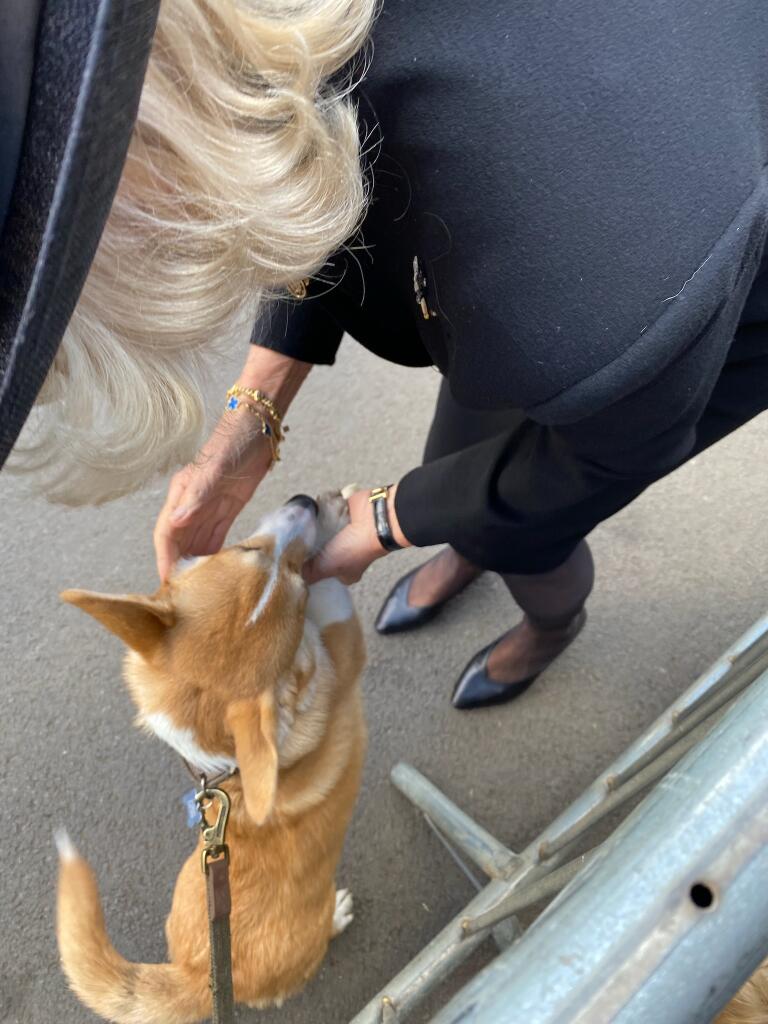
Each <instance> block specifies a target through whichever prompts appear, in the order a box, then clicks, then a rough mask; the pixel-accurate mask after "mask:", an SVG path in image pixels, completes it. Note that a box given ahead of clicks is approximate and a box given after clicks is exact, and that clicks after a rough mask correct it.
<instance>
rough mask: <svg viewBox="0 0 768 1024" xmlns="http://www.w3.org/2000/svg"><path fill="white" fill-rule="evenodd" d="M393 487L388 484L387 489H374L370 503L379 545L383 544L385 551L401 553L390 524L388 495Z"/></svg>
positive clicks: (369, 499)
mask: <svg viewBox="0 0 768 1024" xmlns="http://www.w3.org/2000/svg"><path fill="white" fill-rule="evenodd" d="M391 486H392V484H387V485H386V487H374V488H373V490H372V491H371V494H370V497H369V498H368V501H370V503H371V506H372V507H373V521H374V523H375V525H376V535H377V536H378V538H379V544H381V546H382V547H383V548H384V550H385V551H399V550H400V547H401V545H400V544H398V543H397V541H396V540H395V538H394V536H393V534H392V527H391V526H390V524H389V511H388V510H387V494H388V493H389V488H390V487H391Z"/></svg>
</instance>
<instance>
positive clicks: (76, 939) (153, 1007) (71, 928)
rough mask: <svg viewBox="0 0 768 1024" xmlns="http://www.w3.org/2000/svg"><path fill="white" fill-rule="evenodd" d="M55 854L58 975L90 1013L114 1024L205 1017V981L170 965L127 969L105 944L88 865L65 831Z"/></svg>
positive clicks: (189, 1021) (182, 1022)
mask: <svg viewBox="0 0 768 1024" xmlns="http://www.w3.org/2000/svg"><path fill="white" fill-rule="evenodd" d="M56 846H57V847H58V851H59V894H58V907H57V922H56V924H57V928H56V930H57V935H58V940H59V952H60V954H61V963H62V967H63V968H64V973H65V974H66V975H67V978H68V980H69V984H70V986H71V987H72V989H73V990H74V992H75V993H76V994H77V995H78V996H79V997H80V999H82V1001H83V1002H84V1003H85V1005H86V1006H88V1007H89V1008H90V1009H91V1010H93V1011H94V1012H95V1013H97V1014H99V1015H100V1016H102V1017H105V1018H106V1019H107V1020H110V1021H114V1022H115V1024H193V1022H195V1021H199V1020H202V1019H204V1018H205V1017H208V1016H210V1013H211V995H210V990H209V989H208V979H207V977H201V976H199V974H195V973H192V972H191V971H186V970H184V969H183V968H181V967H178V966H176V965H174V964H132V963H129V962H128V961H127V960H125V959H123V957H121V956H120V954H119V953H118V952H117V950H116V949H115V948H114V946H113V945H112V943H111V942H110V941H109V936H108V935H107V931H106V928H105V926H104V915H103V913H102V909H101V900H100V899H99V889H98V885H97V884H96V877H95V875H94V873H93V870H92V869H91V866H90V865H89V864H88V863H87V861H85V860H84V859H83V858H82V857H81V856H80V854H79V853H78V852H77V850H76V849H75V847H74V845H73V844H72V841H71V839H70V838H69V836H68V835H67V833H66V832H63V831H62V832H57V833H56Z"/></svg>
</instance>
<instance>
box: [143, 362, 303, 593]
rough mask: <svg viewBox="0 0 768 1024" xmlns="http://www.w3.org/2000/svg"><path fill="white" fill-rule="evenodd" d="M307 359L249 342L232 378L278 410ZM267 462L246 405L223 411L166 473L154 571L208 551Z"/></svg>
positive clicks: (267, 451)
mask: <svg viewBox="0 0 768 1024" xmlns="http://www.w3.org/2000/svg"><path fill="white" fill-rule="evenodd" d="M310 369H311V367H310V364H309V363H302V362H299V360H297V359H291V358H290V356H284V355H281V354H280V353H278V352H273V351H271V350H270V349H266V348H261V347H260V346H258V345H252V346H251V349H250V352H249V355H248V359H247V361H246V364H245V366H244V367H243V371H242V373H241V374H240V376H239V377H238V380H237V383H238V384H240V385H241V386H242V387H247V388H255V389H258V390H259V391H262V392H264V394H265V395H268V396H269V397H270V398H271V399H272V400H273V402H274V403H275V404H276V406H277V408H278V410H279V411H280V413H281V415H284V414H285V411H286V410H287V409H288V406H289V405H290V403H291V401H292V399H293V398H294V396H295V395H296V392H297V391H298V390H299V388H300V386H301V384H302V382H303V381H304V379H305V377H306V376H307V374H308V373H309V371H310ZM271 463H272V447H271V444H270V439H269V438H268V437H265V436H264V435H263V434H262V433H261V424H260V422H259V420H258V418H257V417H256V416H254V415H252V413H250V412H249V411H248V410H247V409H239V410H237V411H235V412H232V413H225V414H224V415H223V416H222V417H221V419H220V420H219V422H218V424H217V426H216V429H215V430H214V432H213V434H212V435H211V437H210V438H209V440H208V441H207V442H206V443H205V444H204V445H203V447H202V448H201V449H200V451H199V452H198V454H197V456H196V457H195V460H194V462H191V463H190V464H189V465H188V466H185V467H184V469H182V470H180V471H179V472H178V473H176V474H175V476H174V477H173V478H172V479H171V484H170V487H169V488H168V497H167V498H166V500H165V505H163V508H162V511H161V512H160V515H159V517H158V520H157V524H156V526H155V532H154V542H155V555H156V558H157V571H158V573H159V575H160V579H161V580H166V579H168V576H169V574H170V571H171V568H172V567H173V564H174V563H175V562H176V560H177V559H178V558H179V557H181V556H183V555H212V554H215V552H217V551H218V550H219V548H220V547H221V546H222V544H223V543H224V539H225V537H226V536H227V533H228V531H229V528H230V527H231V526H232V523H233V522H234V521H235V519H236V518H237V516H238V515H239V514H240V512H241V511H242V509H243V506H244V505H245V504H246V503H247V502H248V501H249V500H250V499H251V497H252V496H253V492H254V491H255V490H256V488H257V487H258V485H259V484H260V483H261V481H262V479H263V478H264V476H265V474H266V472H267V470H268V469H269V467H270V465H271Z"/></svg>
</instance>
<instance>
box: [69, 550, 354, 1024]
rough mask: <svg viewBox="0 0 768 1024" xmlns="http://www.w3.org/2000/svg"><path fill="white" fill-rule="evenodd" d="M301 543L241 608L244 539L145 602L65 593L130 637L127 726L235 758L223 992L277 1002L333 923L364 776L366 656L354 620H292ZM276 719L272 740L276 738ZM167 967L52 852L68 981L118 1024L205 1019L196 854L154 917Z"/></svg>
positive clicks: (253, 563)
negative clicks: (185, 734) (169, 734)
mask: <svg viewBox="0 0 768 1024" xmlns="http://www.w3.org/2000/svg"><path fill="white" fill-rule="evenodd" d="M307 554H308V550H307V546H306V545H305V544H302V543H299V542H293V543H292V544H290V545H289V546H288V547H287V548H286V549H285V550H284V551H282V553H281V554H280V565H279V575H278V577H277V580H276V583H275V585H274V593H273V596H272V599H271V600H270V601H269V603H268V604H267V606H266V608H265V609H264V612H263V614H262V615H261V616H260V618H259V620H258V621H257V622H256V623H255V624H249V622H248V618H249V616H250V615H251V613H252V611H253V609H254V607H255V605H256V604H257V602H258V601H259V598H260V596H261V594H262V592H263V591H264V588H265V587H266V586H267V584H268V581H269V578H270V573H271V572H272V570H273V567H274V566H273V563H274V558H275V545H274V542H273V539H272V538H270V537H262V538H260V537H258V536H257V537H255V538H253V539H252V540H251V541H249V542H247V545H246V546H245V548H244V547H242V546H240V547H235V548H230V549H228V550H226V551H224V552H222V553H221V554H219V555H216V556H214V557H212V558H209V559H206V560H204V561H201V562H200V563H198V564H197V565H195V566H194V567H193V568H191V569H189V570H188V571H185V572H183V573H179V574H178V575H177V576H176V577H174V578H173V579H172V580H171V582H170V584H169V585H167V586H165V587H163V588H162V589H161V591H159V592H158V594H156V595H154V596H153V597H152V598H146V597H139V596H135V597H132V596H130V595H121V596H119V597H115V598H113V597H109V596H107V595H99V594H91V593H88V592H85V591H67V592H65V593H64V594H63V595H62V596H63V598H64V599H65V600H67V601H69V602H71V603H73V604H76V605H77V606H79V607H80V608H82V609H83V610H85V611H87V612H89V613H90V614H91V615H94V616H95V617H96V618H97V619H99V621H101V622H102V623H103V624H104V625H105V626H106V627H107V628H108V629H110V630H111V631H112V632H114V633H116V634H117V635H118V636H120V637H121V638H122V639H123V640H124V641H126V642H127V643H128V644H129V645H130V646H131V648H132V650H131V652H130V653H129V655H128V657H127V659H126V679H127V682H128V685H129V688H130V690H131V694H132V696H133V698H134V701H135V703H136V705H137V707H138V710H139V722H140V723H141V722H144V723H148V722H150V723H151V721H152V718H151V716H152V715H157V714H161V715H164V716H167V718H168V719H169V720H171V721H172V723H173V725H174V726H175V727H177V728H178V729H180V730H190V735H191V736H192V737H193V738H194V742H195V743H197V744H198V745H199V747H200V748H202V750H203V751H206V752H208V753H210V754H211V755H219V756H227V757H230V758H231V757H234V758H236V760H237V762H238V765H239V767H240V775H238V776H234V777H233V778H232V779H230V780H229V781H227V782H225V783H224V784H223V787H222V788H224V789H226V790H227V792H228V793H229V795H230V798H231V814H230V822H229V829H228V833H227V841H228V843H229V846H230V851H231V860H230V880H231V887H232V917H231V929H232V951H233V953H232V966H233V979H234V989H235V998H236V1000H237V1001H238V1002H243V1003H247V1004H249V1005H252V1006H269V1005H274V1004H277V1005H279V1004H280V1003H281V1002H282V1001H283V1000H284V999H285V998H286V997H288V996H290V995H292V994H294V993H295V992H296V991H298V990H299V989H300V988H301V987H302V986H303V985H304V984H305V983H306V981H307V980H308V979H309V978H310V977H311V976H312V974H313V973H314V972H315V971H316V970H317V968H318V966H319V965H320V962H321V960H322V958H323V956H324V954H325V951H326V948H327V946H328V942H329V940H330V939H331V937H332V934H333V916H334V907H335V899H336V886H335V878H334V876H335V871H336V867H337V864H338V861H339V858H340V856H341V850H342V845H343V842H344V835H345V832H346V828H347V826H348V824H349V820H350V818H351V815H352V810H353V807H354V803H355V798H356V795H357V791H358V788H359V783H360V776H361V772H362V766H363V759H364V754H365V745H366V733H365V722H364V718H363V711H362V702H361V697H360V690H359V685H358V680H359V676H360V673H361V671H362V668H363V664H364V660H365V652H364V645H363V639H362V632H361V630H360V626H359V623H358V621H357V618H356V617H355V616H354V615H353V616H352V618H349V619H347V620H345V621H343V622H334V623H332V624H330V625H327V626H326V627H325V628H324V629H323V630H322V631H320V630H318V628H317V627H316V626H314V625H313V624H312V623H310V622H307V623H305V621H304V618H305V617H304V610H305V605H306V587H304V586H303V585H301V581H300V570H301V565H302V563H303V561H304V559H305V558H306V556H307ZM281 731H282V733H283V734H284V735H282V738H281V735H280V734H281ZM166 935H167V939H168V954H169V959H170V963H168V964H155V965H150V964H131V963H129V962H127V961H126V960H124V959H123V958H122V957H121V956H120V954H119V953H117V951H116V950H115V949H114V948H113V946H112V945H111V943H110V941H109V938H108V936H107V933H106V930H105V925H104V920H103V916H102V912H101V907H100V903H99V895H98V889H97V886H96V880H95V878H94V875H93V872H92V871H91V869H90V867H89V866H88V864H87V863H86V862H85V860H83V859H82V858H81V857H79V856H76V857H74V858H73V859H67V857H66V856H64V857H63V858H62V863H61V869H60V876H59V898H58V938H59V947H60V951H61V959H62V964H63V967H64V970H65V972H66V974H67V976H68V978H69V981H70V984H71V986H72V988H73V989H74V990H75V992H76V993H77V994H78V996H79V997H80V998H81V999H82V1001H83V1002H84V1003H86V1005H88V1006H89V1007H90V1008H91V1009H93V1010H94V1011H95V1012H96V1013H99V1014H101V1015H102V1016H103V1017H105V1018H107V1019H109V1020H112V1021H116V1022H118V1024H187V1022H192V1021H197V1020H201V1019H203V1018H205V1017H207V1016H209V1015H210V1013H211V999H210V992H209V989H208V922H207V913H206V898H205V883H204V876H203V874H202V871H201V868H200V852H199V844H198V849H197V850H196V851H195V852H194V853H193V854H192V855H191V856H190V857H189V859H188V860H187V862H186V863H185V864H184V866H183V868H182V870H181V873H180V875H179V878H178V881H177V884H176V889H175V892H174V895H173V902H172V907H171V912H170V915H169V917H168V920H167V923H166Z"/></svg>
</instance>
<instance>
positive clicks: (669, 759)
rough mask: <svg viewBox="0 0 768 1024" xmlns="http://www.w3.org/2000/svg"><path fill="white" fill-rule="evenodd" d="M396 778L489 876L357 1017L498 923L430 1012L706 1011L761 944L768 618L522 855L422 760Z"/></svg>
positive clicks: (607, 1015) (607, 1014)
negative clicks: (613, 824)
mask: <svg viewBox="0 0 768 1024" xmlns="http://www.w3.org/2000/svg"><path fill="white" fill-rule="evenodd" d="M678 762H679V764H678ZM675 765H678V767H677V769H676V770H675V771H674V772H672V771H671V769H672V768H673V767H674V766H675ZM662 776H666V778H665V780H664V782H663V783H662V785H660V786H658V787H656V788H655V789H654V790H653V791H652V792H651V793H650V794H649V795H648V796H647V797H646V798H645V799H644V800H643V801H642V803H640V804H639V806H638V807H636V808H635V809H634V811H633V812H632V813H631V814H630V815H629V817H628V818H627V819H626V820H625V821H624V822H623V824H622V825H621V826H620V827H619V828H618V829H617V830H616V831H615V832H614V833H613V834H612V835H611V836H610V837H609V838H608V839H607V840H605V842H603V843H602V844H601V845H599V846H597V847H595V848H594V849H592V850H590V851H588V852H587V853H582V854H580V855H579V856H574V852H575V850H576V848H577V846H578V845H579V844H583V842H584V839H585V836H586V834H587V833H588V831H589V830H590V829H591V828H592V827H593V826H594V825H595V824H596V823H597V822H599V821H601V820H602V819H603V818H604V817H605V816H606V815H607V814H609V813H610V812H611V811H614V810H616V809H617V808H618V807H620V806H622V805H623V804H625V803H626V802H627V801H628V800H630V799H631V798H632V797H634V796H636V795H638V794H639V793H640V792H642V791H643V790H645V789H648V788H649V787H651V786H652V785H653V784H654V783H656V782H658V780H659V779H660V778H661V777H662ZM392 781H393V783H394V784H395V786H397V788H398V789H399V790H400V791H401V792H402V793H403V794H404V795H405V796H406V797H407V798H408V799H409V800H410V801H411V803H413V804H414V805H415V806H416V807H417V808H419V810H421V811H422V812H423V814H424V815H425V817H426V818H427V820H428V822H429V823H430V824H431V825H432V827H433V828H435V829H436V830H437V831H438V833H439V834H441V835H442V836H443V837H444V838H445V840H446V842H447V843H448V844H450V845H451V847H452V848H453V851H455V852H453V854H452V855H453V856H454V857H458V856H459V855H463V856H464V857H466V858H468V859H469V860H471V861H472V862H473V864H474V865H476V866H477V867H479V868H480V869H481V870H482V871H483V872H484V873H485V874H486V875H487V876H488V879H489V881H488V882H487V884H485V886H484V887H483V888H482V889H481V891H480V892H479V894H478V895H477V896H476V897H475V898H474V899H473V900H472V901H471V902H470V903H469V904H468V905H467V906H466V907H465V908H464V909H463V910H462V911H461V913H460V914H458V915H457V916H456V917H455V918H454V919H453V921H451V922H450V924H448V925H447V927H446V928H444V929H443V931H442V932H440V933H439V935H437V936H436V937H435V938H434V939H433V940H432V942H430V943H429V944H428V945H427V946H426V947H425V949H424V950H422V952H421V953H420V954H419V955H418V956H417V957H416V958H415V959H414V960H412V961H411V963H410V964H408V965H407V966H406V967H405V968H404V969H403V970H402V971H401V972H400V973H399V974H398V975H397V976H396V977H395V978H393V979H392V981H391V982H390V983H389V984H388V985H386V986H385V987H384V988H383V989H382V991H381V992H380V993H379V994H378V995H377V996H376V997H375V998H374V999H373V1000H372V1001H371V1002H370V1003H369V1004H368V1005H367V1006H366V1007H365V1008H364V1009H363V1010H362V1011H361V1012H360V1013H359V1014H358V1015H357V1016H356V1017H355V1018H354V1020H353V1021H352V1022H351V1024H402V1022H404V1021H405V1020H406V1018H407V1016H408V1014H409V1013H410V1012H411V1011H412V1010H413V1009H414V1008H415V1007H416V1006H417V1005H418V1004H419V1003H420V1002H421V1001H422V1000H423V999H424V998H425V997H426V995H427V994H428V993H430V992H431V991H432V990H433V989H434V988H435V987H436V986H437V985H438V984H439V983H440V982H441V981H442V980H443V979H445V978H446V977H447V976H448V975H449V974H450V973H451V972H452V971H453V970H454V969H455V968H456V967H457V966H458V965H459V964H460V963H462V961H464V960H465V959H466V958H467V957H468V956H469V955H470V954H471V953H472V952H473V951H474V950H475V949H476V948H477V946H478V945H479V944H480V943H481V942H483V941H484V940H485V939H486V938H488V937H489V936H491V935H492V936H493V938H494V939H495V941H496V944H497V946H499V948H500V949H502V950H503V952H502V953H501V955H500V956H499V957H497V959H496V960H495V961H494V962H493V963H492V964H490V965H489V966H488V967H487V968H485V970H483V971H481V972H480V974H479V975H478V976H477V977H476V979H475V980H474V981H472V982H470V984H469V985H468V986H467V987H466V988H465V989H464V990H463V991H462V992H461V993H460V994H459V995H458V996H456V997H455V998H454V999H453V1000H452V1001H451V1002H450V1003H449V1005H448V1006H447V1007H446V1008H445V1009H444V1010H443V1011H442V1012H441V1013H440V1014H439V1015H438V1017H437V1018H435V1020H434V1022H433V1024H459V1022H461V1024H555V1022H558V1024H566V1022H567V1024H571V1022H574V1024H575V1022H583V1024H604V1022H605V1024H607V1022H614V1021H615V1022H619V1024H641V1022H642V1024H648V1022H650V1021H652V1022H653V1024H691V1022H699V1021H700V1022H702V1024H704V1022H709V1021H711V1020H712V1017H713V1016H714V1015H715V1014H716V1013H717V1011H718V1010H719V1009H720V1008H721V1007H722V1006H723V1005H724V1004H725V1003H726V1002H727V1001H728V999H729V998H730V997H731V995H732V994H733V993H734V992H735V991H736V990H737V989H738V987H739V986H740V985H741V983H742V982H743V981H744V980H745V979H746V978H747V977H748V976H749V975H750V974H751V972H752V971H753V970H754V969H755V967H756V966H757V965H758V963H759V962H760V960H761V959H762V957H763V956H764V955H765V954H766V952H768V886H766V885H765V884H764V882H765V878H766V877H768V875H766V872H768V616H766V617H765V618H763V619H761V620H760V621H759V622H757V623H756V624H755V625H754V626H753V627H752V628H751V629H750V630H748V631H747V632H746V633H745V634H744V636H743V637H742V638H741V639H740V640H739V641H737V643H735V644H734V645H733V646H732V647H731V648H730V649H729V650H728V651H727V652H726V653H725V654H724V655H723V656H722V657H721V658H720V659H719V660H718V661H717V662H716V663H715V664H714V665H713V666H712V668H711V669H709V671H707V672H705V673H704V674H703V675H702V676H701V677H700V678H699V679H698V680H697V681H696V682H695V683H694V684H693V685H692V686H691V687H690V688H689V689H688V690H687V691H686V692H685V693H684V694H683V695H682V696H681V697H679V698H678V699H677V700H676V701H675V702H674V703H673V704H672V705H671V707H669V708H668V709H667V711H666V712H665V713H664V714H663V715H661V717H660V718H658V719H657V720H656V722H655V723H654V724H653V725H652V726H651V727H650V728H649V729H648V730H647V731H646V732H645V733H644V734H643V735H642V736H641V737H640V738H639V739H638V740H636V742H635V743H633V744H632V745H631V746H630V747H629V748H628V749H627V750H626V751H625V752H624V753H623V754H622V755H621V756H620V757H619V758H618V759H617V760H616V761H615V762H614V763H613V764H612V765H611V767H610V768H608V769H607V771H605V772H604V773H603V774H602V775H600V776H599V777H598V778H597V779H596V781H595V782H594V783H593V784H592V785H591V786H590V787H589V788H588V789H587V790H586V791H585V792H584V793H583V794H582V796H581V797H579V799H577V800H576V801H575V802H574V803H573V804H571V806H570V807H569V808H568V809H567V810H566V811H564V812H563V813H562V814H561V815H560V816H559V817H558V818H557V819H556V820H555V821H554V822H553V823H552V824H551V825H550V826H549V827H548V828H547V829H545V830H544V832H542V834H541V835H540V836H538V837H537V838H536V839H535V840H534V841H533V842H532V843H531V844H530V845H529V846H528V847H527V848H526V849H525V850H524V851H523V852H522V853H520V854H516V853H514V852H513V851H511V850H509V849H507V847H505V846H504V845H503V844H502V843H500V842H499V841H498V840H497V839H496V838H495V837H494V836H492V835H491V834H490V833H488V832H487V831H486V830H485V829H483V828H481V827H480V826H479V825H478V824H477V823H476V822H474V821H473V820H472V819H471V818H470V817H469V816H468V815H467V814H465V813H464V812H463V811H462V810H461V809H460V808H458V807H457V806H456V805H455V804H454V803H452V802H451V801H450V800H448V799H447V797H445V796H444V795H443V794H442V793H441V792H440V790H438V789H437V788H436V787H435V786H433V785H432V784H431V783H430V782H429V781H428V780H427V779H425V778H424V776H422V775H421V774H420V773H419V772H417V771H416V770H415V769H414V768H411V767H410V766H408V765H405V764H400V765H397V766H396V767H395V769H394V770H393V772H392ZM564 887H565V888H564ZM560 890H563V891H562V892H561V893H560V896H558V897H557V898H556V899H555V900H554V902H552V903H551V904H550V906H549V907H548V908H547V909H546V911H545V912H544V913H543V914H542V915H541V916H540V917H539V918H538V919H537V920H536V921H535V922H534V924H533V925H532V926H531V927H530V928H529V929H528V931H527V932H526V933H525V934H522V929H521V927H520V925H519V922H518V921H517V920H516V918H515V916H514V915H515V914H517V913H518V912H519V911H521V910H522V909H524V908H526V907H530V906H533V905H534V904H536V903H538V902H539V901H541V900H543V899H545V898H547V897H550V896H552V895H554V894H556V893H558V892H560Z"/></svg>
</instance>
